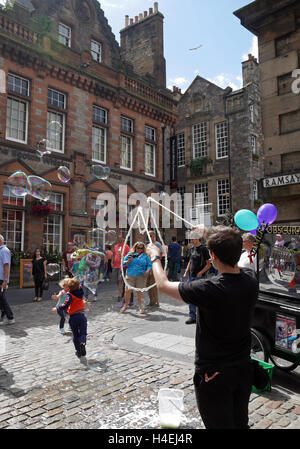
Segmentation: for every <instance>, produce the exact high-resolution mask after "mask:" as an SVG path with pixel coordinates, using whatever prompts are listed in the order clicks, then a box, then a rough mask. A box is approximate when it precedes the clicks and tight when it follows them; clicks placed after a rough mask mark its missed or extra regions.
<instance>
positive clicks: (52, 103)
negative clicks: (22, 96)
mask: <svg viewBox="0 0 300 449" xmlns="http://www.w3.org/2000/svg"><path fill="white" fill-rule="evenodd" d="M50 92H52V93H53V94H58V95H59V96H60V97H62V98H63V101H61V99H60V98H59V100H58V102H56V100H55V101H54V100H53V101H49V97H50V100H52V98H54V96H53V95H49V94H50ZM47 105H48V108H51V106H54V107H55V108H58V109H66V106H67V97H66V94H65V93H63V92H60V91H59V90H56V89H52V88H51V87H48V91H47Z"/></svg>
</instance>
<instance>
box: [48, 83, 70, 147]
mask: <svg viewBox="0 0 300 449" xmlns="http://www.w3.org/2000/svg"><path fill="white" fill-rule="evenodd" d="M48 105H49V106H54V107H55V108H58V109H63V110H65V109H66V95H65V94H63V93H61V92H58V91H56V90H53V89H48ZM47 141H48V142H47V147H49V149H50V150H51V151H57V152H59V153H63V152H64V146H65V114H64V113H63V112H59V111H54V110H50V109H48V112H47Z"/></svg>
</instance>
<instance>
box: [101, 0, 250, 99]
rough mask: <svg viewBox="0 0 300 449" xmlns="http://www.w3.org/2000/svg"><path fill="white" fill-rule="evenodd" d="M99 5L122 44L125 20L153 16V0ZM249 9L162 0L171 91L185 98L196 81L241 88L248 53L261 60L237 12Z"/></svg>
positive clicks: (227, 2)
mask: <svg viewBox="0 0 300 449" xmlns="http://www.w3.org/2000/svg"><path fill="white" fill-rule="evenodd" d="M99 3H100V5H101V8H102V9H103V11H104V14H105V17H106V18H107V20H108V23H109V25H110V26H111V28H112V31H113V33H114V35H115V37H116V40H117V41H118V42H119V43H120V34H119V32H120V30H121V29H122V28H124V26H125V15H129V18H134V17H135V16H137V15H139V13H143V12H144V11H149V8H153V5H154V0H151V1H149V0H100V1H99ZM249 3H251V0H160V1H159V0H158V9H159V11H160V12H161V13H162V14H163V15H164V52H165V59H166V68H167V87H169V88H170V89H172V87H173V86H177V87H179V88H180V89H182V92H184V91H185V89H186V88H187V87H188V86H189V85H190V84H191V83H192V81H193V80H194V79H195V77H196V76H197V75H200V76H202V77H203V78H206V79H208V80H209V81H211V82H213V83H215V84H217V85H218V86H220V87H222V88H225V87H227V86H230V87H232V88H233V90H236V89H239V88H241V87H242V61H243V60H245V59H248V58H247V55H248V54H249V53H251V54H253V55H254V56H255V57H258V54H257V53H258V49H257V39H256V38H255V37H254V35H253V34H252V33H250V32H249V31H248V30H246V29H245V28H244V27H243V26H242V25H241V24H240V21H239V19H238V18H237V17H235V16H234V15H233V11H236V10H237V9H240V8H242V7H243V6H245V5H247V4H249ZM199 45H202V46H201V47H200V48H198V49H196V50H190V49H191V48H195V47H198V46H199Z"/></svg>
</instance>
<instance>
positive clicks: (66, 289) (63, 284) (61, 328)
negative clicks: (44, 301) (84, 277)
mask: <svg viewBox="0 0 300 449" xmlns="http://www.w3.org/2000/svg"><path fill="white" fill-rule="evenodd" d="M68 282H69V278H65V279H63V280H62V281H60V283H59V286H60V287H61V288H62V290H61V291H60V292H59V293H58V295H56V294H55V293H54V295H52V296H51V298H52V299H57V300H58V301H57V304H56V306H55V307H56V309H57V314H58V315H59V316H60V322H59V332H60V333H61V334H63V335H64V334H65V333H66V331H65V329H64V326H65V321H66V313H65V311H64V310H63V309H61V308H59V306H62V305H63V304H64V303H65V302H66V300H67V294H68V292H69V285H68Z"/></svg>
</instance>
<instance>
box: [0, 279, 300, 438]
mask: <svg viewBox="0 0 300 449" xmlns="http://www.w3.org/2000/svg"><path fill="white" fill-rule="evenodd" d="M18 292H20V291H18V290H17V289H15V290H13V289H12V290H10V292H9V295H8V297H10V296H11V295H17V294H21V293H18ZM115 293H116V291H115V289H114V288H113V287H111V288H110V289H108V288H107V289H106V290H105V293H103V294H101V295H99V299H98V301H96V302H94V303H92V307H91V310H90V311H89V312H88V313H87V317H88V334H89V337H88V342H87V352H88V356H87V360H88V363H87V365H84V364H82V363H80V361H79V360H78V359H77V358H76V357H75V354H74V347H73V343H72V338H71V334H70V333H68V335H65V336H63V335H60V334H59V332H58V321H59V317H58V315H57V314H54V313H51V307H52V303H51V301H50V300H43V301H42V302H40V303H33V302H32V303H29V302H27V303H26V302H25V303H22V304H19V305H13V306H12V308H13V311H14V314H15V319H16V323H15V324H14V325H11V326H2V329H0V332H1V337H2V338H1V340H0V343H1V345H0V346H1V347H0V352H1V364H0V401H1V409H0V428H6V429H21V428H27V429H41V428H45V429H59V428H61V429H158V428H159V427H160V426H159V420H158V401H157V394H158V391H159V389H160V388H162V387H169V388H180V389H182V390H183V391H184V394H185V396H184V404H185V412H184V413H185V417H184V420H183V422H182V425H181V428H183V429H202V428H204V426H203V424H202V422H201V419H200V417H199V413H198V410H197V407H196V402H195V397H194V392H193V386H192V377H193V361H192V359H191V361H190V362H186V361H178V360H176V357H172V355H171V354H170V357H169V358H168V357H162V356H161V355H160V354H159V353H157V354H155V353H154V352H153V353H149V352H145V351H144V350H143V347H142V346H141V347H140V350H135V351H132V350H129V349H127V348H126V347H122V339H120V338H118V342H119V343H118V345H117V344H116V343H115V342H114V341H115V337H116V336H120V335H122V334H120V333H121V332H124V331H126V330H128V329H129V328H131V327H133V326H137V328H138V327H140V326H141V324H143V323H144V324H145V326H146V321H147V320H148V319H149V316H150V315H152V316H153V315H155V314H156V313H158V310H157V311H154V312H151V314H150V313H149V314H147V315H146V316H145V317H142V316H141V315H138V314H137V313H135V312H134V310H133V311H130V312H129V313H126V314H120V313H119V308H120V304H119V303H117V301H116V299H115V297H114V296H115ZM48 295H49V294H48ZM180 307H182V306H178V305H177V303H175V302H174V304H173V303H172V304H170V303H167V302H166V303H164V302H163V301H161V311H163V312H164V313H165V314H168V313H176V311H179V310H180ZM143 320H145V321H143ZM66 329H68V326H67V325H66ZM160 330H161V328H160V325H159V324H158V332H159V331H160ZM120 341H121V343H120ZM249 408H250V424H251V427H252V428H255V429H267V428H269V429H290V428H298V429H299V428H300V398H299V396H298V395H296V394H294V393H292V392H291V391H288V390H284V389H281V388H280V387H278V386H277V385H276V386H275V387H273V388H272V391H271V392H266V393H264V394H262V395H256V394H252V395H251V401H250V405H249Z"/></svg>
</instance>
